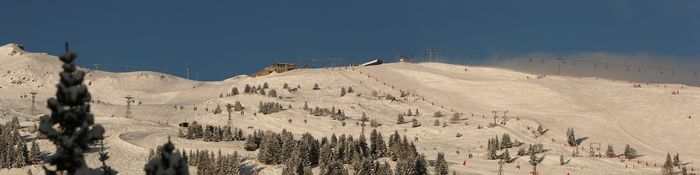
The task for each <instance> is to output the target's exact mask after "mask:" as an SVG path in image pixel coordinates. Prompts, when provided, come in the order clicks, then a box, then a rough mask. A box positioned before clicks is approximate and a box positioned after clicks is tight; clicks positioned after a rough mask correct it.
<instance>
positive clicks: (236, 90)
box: [231, 87, 238, 96]
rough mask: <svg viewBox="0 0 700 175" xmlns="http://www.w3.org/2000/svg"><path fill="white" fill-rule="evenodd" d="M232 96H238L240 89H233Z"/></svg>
mask: <svg viewBox="0 0 700 175" xmlns="http://www.w3.org/2000/svg"><path fill="white" fill-rule="evenodd" d="M231 95H233V96H236V95H238V87H233V89H231Z"/></svg>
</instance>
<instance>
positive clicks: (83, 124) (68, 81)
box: [39, 43, 105, 174]
mask: <svg viewBox="0 0 700 175" xmlns="http://www.w3.org/2000/svg"><path fill="white" fill-rule="evenodd" d="M76 57H77V54H75V53H73V52H70V50H69V49H68V43H66V53H64V54H63V56H61V57H60V60H61V61H62V62H63V63H64V64H63V66H62V67H63V72H61V73H59V75H60V82H59V84H58V85H56V87H57V88H58V90H57V92H56V98H49V99H48V107H49V109H51V115H50V117H43V118H42V120H41V124H40V127H39V132H41V133H42V134H44V135H46V137H47V138H48V139H49V140H51V142H53V143H54V144H55V145H56V152H55V153H54V154H52V155H50V156H49V158H48V159H47V162H48V163H49V164H50V165H52V166H55V170H49V168H48V167H46V166H44V170H45V171H46V174H57V173H68V174H96V173H97V172H96V171H99V170H96V169H90V168H89V167H87V165H86V164H85V158H84V156H83V152H85V151H87V150H88V147H89V144H90V143H94V142H96V141H98V140H102V139H104V133H105V130H104V128H103V127H102V126H101V125H99V124H95V118H94V116H93V115H92V114H91V113H90V100H91V96H90V93H89V92H88V89H87V86H85V85H84V84H83V80H84V79H83V78H84V76H85V72H84V71H79V70H77V67H76V66H75V63H74V61H75V58H76ZM99 174H103V173H99Z"/></svg>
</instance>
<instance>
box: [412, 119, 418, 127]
mask: <svg viewBox="0 0 700 175" xmlns="http://www.w3.org/2000/svg"><path fill="white" fill-rule="evenodd" d="M411 122H412V123H413V124H412V125H411V127H414V128H416V127H419V126H420V123H418V120H417V119H416V118H413V120H411Z"/></svg>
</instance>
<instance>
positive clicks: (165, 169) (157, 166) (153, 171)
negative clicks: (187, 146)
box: [144, 137, 190, 175]
mask: <svg viewBox="0 0 700 175" xmlns="http://www.w3.org/2000/svg"><path fill="white" fill-rule="evenodd" d="M161 148H162V151H161V154H160V155H159V156H157V157H156V158H155V159H151V160H150V161H148V164H146V166H145V168H144V170H145V171H146V174H147V175H166V174H167V175H187V174H190V173H189V170H188V169H189V167H188V166H187V162H185V160H184V159H182V157H180V155H178V154H173V150H175V146H174V145H173V143H172V142H170V137H168V142H166V143H165V144H164V145H163V146H162V147H161Z"/></svg>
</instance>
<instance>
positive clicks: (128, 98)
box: [124, 95, 134, 118]
mask: <svg viewBox="0 0 700 175" xmlns="http://www.w3.org/2000/svg"><path fill="white" fill-rule="evenodd" d="M124 98H126V118H134V115H133V114H132V113H131V103H133V102H134V97H132V96H130V95H127V96H126V97H124Z"/></svg>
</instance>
